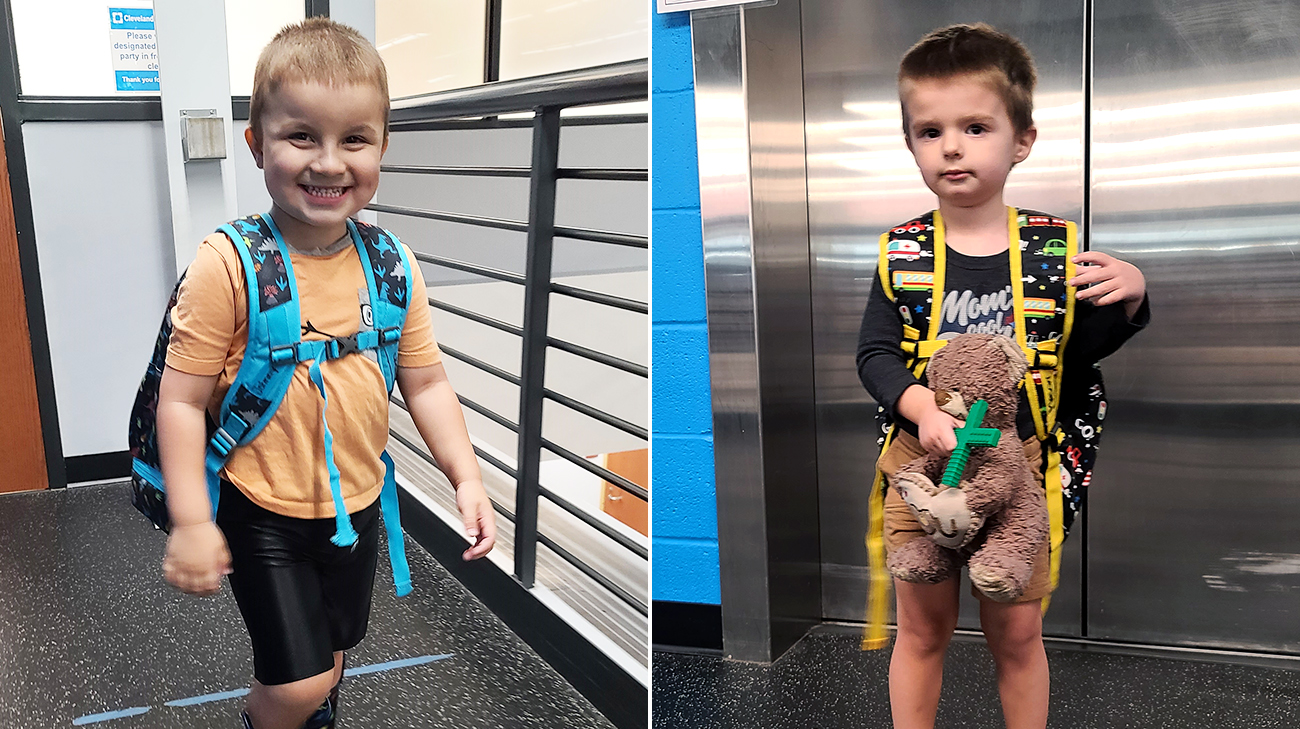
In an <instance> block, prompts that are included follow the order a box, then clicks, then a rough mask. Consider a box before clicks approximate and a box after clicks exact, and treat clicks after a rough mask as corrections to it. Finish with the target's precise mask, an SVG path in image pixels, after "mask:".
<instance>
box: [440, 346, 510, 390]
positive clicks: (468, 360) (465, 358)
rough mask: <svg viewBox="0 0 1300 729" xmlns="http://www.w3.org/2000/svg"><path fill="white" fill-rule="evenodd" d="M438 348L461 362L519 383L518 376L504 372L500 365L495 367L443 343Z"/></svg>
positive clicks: (507, 380)
mask: <svg viewBox="0 0 1300 729" xmlns="http://www.w3.org/2000/svg"><path fill="white" fill-rule="evenodd" d="M438 349H440V350H442V353H443V354H447V355H451V356H452V357H454V358H456V359H458V360H460V361H461V362H464V363H465V364H467V365H469V366H470V367H473V368H475V369H477V370H481V371H483V372H486V373H488V374H489V375H494V376H496V377H499V378H501V379H503V380H505V381H506V382H509V383H510V384H512V385H518V384H519V378H518V377H517V376H515V375H512V374H510V373H509V372H506V371H505V370H503V369H501V368H500V367H497V366H496V365H491V364H488V363H487V362H484V361H483V360H481V359H479V358H478V357H474V356H471V355H468V354H465V353H464V352H462V351H460V350H459V349H454V348H452V347H448V346H447V345H445V344H439V345H438Z"/></svg>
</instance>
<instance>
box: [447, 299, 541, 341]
mask: <svg viewBox="0 0 1300 729" xmlns="http://www.w3.org/2000/svg"><path fill="white" fill-rule="evenodd" d="M429 306H432V307H433V308H435V309H441V310H442V311H445V312H447V313H448V314H455V315H456V316H459V317H463V318H465V319H469V320H470V321H473V322H478V323H479V324H482V325H484V326H489V327H492V328H493V329H500V330H501V331H503V332H506V333H507V334H513V335H515V336H516V337H522V336H523V335H524V330H523V329H520V328H519V327H517V326H515V325H513V324H507V323H506V322H503V321H501V320H499V319H493V318H492V317H490V316H483V315H482V314H479V313H477V312H474V311H470V310H469V309H462V308H461V307H459V306H456V305H455V304H448V303H446V302H444V301H438V300H437V299H433V298H430V299H429Z"/></svg>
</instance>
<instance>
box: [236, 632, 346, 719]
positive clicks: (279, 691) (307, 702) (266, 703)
mask: <svg viewBox="0 0 1300 729" xmlns="http://www.w3.org/2000/svg"><path fill="white" fill-rule="evenodd" d="M342 673H343V653H342V652H339V651H336V652H335V653H334V668H332V669H330V670H328V671H325V672H324V673H318V674H316V675H315V676H312V677H310V678H304V679H302V680H301V681H294V682H292V683H285V684H278V685H276V686H264V685H262V684H261V683H259V682H257V681H253V689H252V691H250V692H249V694H248V707H247V709H246V711H248V716H249V718H250V719H252V720H253V726H254V727H255V729H301V727H302V725H303V722H305V721H307V717H309V716H311V715H312V714H313V713H314V712H315V711H316V709H318V708H320V705H321V702H322V701H324V700H325V697H326V696H329V693H330V689H332V688H334V684H336V683H338V678H339V676H340V675H341V674H342Z"/></svg>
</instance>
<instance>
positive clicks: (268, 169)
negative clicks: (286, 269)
mask: <svg viewBox="0 0 1300 729" xmlns="http://www.w3.org/2000/svg"><path fill="white" fill-rule="evenodd" d="M383 102H384V99H383V98H382V96H381V95H380V92H379V90H378V89H377V88H375V87H373V86H369V85H364V84H348V85H343V86H331V85H328V84H323V83H319V82H315V81H307V82H290V83H286V84H284V85H283V86H282V87H281V88H280V89H278V90H277V91H276V93H275V94H274V95H272V96H271V98H269V99H268V100H267V104H266V107H265V109H264V111H263V113H262V122H261V126H262V129H261V135H260V138H259V136H258V135H256V134H254V133H253V130H252V129H251V128H250V129H248V130H247V131H246V132H245V138H246V139H247V141H248V146H249V149H250V150H252V152H253V158H254V160H255V161H256V162H257V166H258V167H260V168H261V169H262V171H263V173H264V175H265V178H266V188H267V191H268V192H270V193H271V200H272V201H273V203H274V207H273V209H272V214H273V215H274V217H275V221H276V223H277V224H278V225H279V227H280V230H281V232H282V233H284V235H285V237H286V238H288V239H289V243H290V244H291V245H293V246H295V247H298V248H317V247H320V246H324V245H329V244H330V243H333V242H334V241H336V240H338V239H339V238H341V237H342V236H343V234H344V233H345V232H346V230H347V222H346V221H347V219H348V218H349V217H351V216H353V215H355V214H356V213H357V212H358V211H360V210H361V209H362V208H363V207H365V206H366V204H367V203H369V202H370V199H371V198H372V197H374V195H375V190H376V189H377V188H378V187H379V161H380V159H381V158H382V157H383V154H384V150H385V148H386V147H387V145H388V142H387V140H386V139H385V138H384V114H383V109H384V105H383Z"/></svg>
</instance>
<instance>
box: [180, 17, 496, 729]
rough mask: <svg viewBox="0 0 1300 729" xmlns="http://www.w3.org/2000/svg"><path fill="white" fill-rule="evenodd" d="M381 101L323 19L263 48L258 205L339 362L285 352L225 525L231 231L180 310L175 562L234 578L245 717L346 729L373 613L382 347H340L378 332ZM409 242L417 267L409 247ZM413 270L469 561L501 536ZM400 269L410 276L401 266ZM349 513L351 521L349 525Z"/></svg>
mask: <svg viewBox="0 0 1300 729" xmlns="http://www.w3.org/2000/svg"><path fill="white" fill-rule="evenodd" d="M388 99H389V97H388V80H387V74H386V72H385V69H384V64H383V61H382V60H381V59H380V57H379V54H378V52H377V51H376V50H375V49H374V47H373V46H371V45H370V43H368V42H367V41H366V40H365V39H364V38H363V37H362V36H361V35H360V34H359V33H357V32H356V31H355V30H353V29H351V28H348V27H346V26H342V25H339V24H337V23H334V22H331V21H329V20H326V19H321V18H313V19H309V20H307V21H304V22H303V23H300V24H297V25H291V26H288V27H286V28H284V29H283V30H281V31H280V33H279V34H278V35H276V36H275V38H274V39H273V40H272V41H271V42H270V44H269V45H268V46H267V47H266V49H265V50H263V51H262V54H261V56H260V58H259V59H258V63H257V70H256V75H255V79H254V86H253V95H252V100H251V103H250V114H249V125H248V129H247V130H246V131H245V135H244V136H245V139H246V140H247V142H248V147H249V149H250V150H251V151H252V154H253V158H254V159H255V160H256V162H257V166H258V167H259V168H261V169H262V171H263V173H264V175H265V179H266V186H267V190H268V191H269V192H270V195H271V200H272V206H271V211H270V213H269V216H263V217H266V218H269V220H267V221H265V224H266V228H267V229H268V230H270V231H274V232H275V234H276V237H278V238H280V239H281V240H282V242H283V244H284V247H285V249H287V251H288V258H289V261H288V263H290V264H291V265H289V266H286V268H287V269H288V270H289V278H291V279H292V280H293V281H294V282H296V291H295V293H294V296H295V297H296V298H297V300H298V301H297V304H298V309H299V312H300V317H301V331H302V333H301V341H302V342H303V343H304V345H308V344H312V343H314V344H315V345H316V346H317V350H314V351H321V352H323V351H326V350H329V351H330V355H329V356H328V357H325V356H324V355H321V356H319V357H317V358H316V361H315V362H312V363H308V362H305V361H298V364H296V365H292V366H293V367H294V369H293V373H292V379H291V381H290V382H289V385H288V390H287V391H286V393H285V395H284V397H283V400H282V402H281V403H280V404H279V406H278V408H276V409H275V410H274V415H272V416H271V417H270V419H269V421H266V424H265V427H264V429H263V430H262V431H261V432H260V433H259V434H258V435H257V436H256V437H255V438H254V439H253V440H252V441H251V442H249V443H248V444H247V445H244V446H241V447H238V448H235V449H234V450H233V451H231V452H230V455H229V458H228V460H227V461H226V462H225V465H224V468H222V470H221V471H220V476H221V482H220V493H219V495H220V498H219V499H218V500H217V501H218V504H217V506H218V510H217V512H216V514H215V518H214V514H213V504H212V499H211V498H210V497H209V491H208V483H207V481H206V478H207V477H206V475H205V447H206V446H207V444H208V440H209V433H208V431H207V429H206V425H205V420H206V418H207V417H208V415H209V414H211V415H212V417H214V418H215V417H216V413H217V410H218V408H219V407H220V405H221V403H222V401H223V398H224V397H225V396H226V393H227V391H228V390H229V389H230V387H231V384H232V382H233V381H234V378H235V374H236V372H237V371H238V370H239V366H240V363H241V361H242V360H243V359H244V357H245V354H246V348H247V346H248V342H249V323H250V320H249V311H248V308H249V295H248V286H249V284H248V281H254V280H257V279H255V278H254V275H253V274H252V273H251V272H245V271H244V270H242V269H243V264H241V258H240V255H241V254H239V253H237V251H236V250H235V247H234V246H235V244H234V243H233V242H232V240H231V239H230V238H229V237H227V235H223V234H221V233H216V234H213V235H210V236H208V237H207V238H206V239H204V241H203V243H202V245H201V246H200V247H199V250H198V254H197V258H196V260H195V261H194V263H193V264H192V265H191V266H190V267H189V270H188V271H187V273H186V275H185V277H184V281H183V283H182V284H181V287H180V289H179V294H178V298H177V303H176V306H175V308H174V309H173V311H172V325H173V331H172V334H171V339H170V344H169V346H168V350H167V367H166V370H165V372H164V374H163V376H162V382H161V385H160V392H159V400H158V408H157V423H158V425H157V432H158V444H159V448H160V451H161V463H162V471H163V476H164V479H165V481H166V483H167V509H168V511H169V512H170V518H171V524H172V529H171V535H170V537H169V539H168V542H167V554H166V558H165V561H164V563H163V571H164V574H165V576H166V579H167V581H168V582H170V583H171V584H172V585H174V586H175V587H177V588H179V589H180V590H183V591H184V592H187V593H190V594H195V595H210V594H213V593H215V592H216V591H217V590H218V589H219V588H220V581H221V577H222V576H223V575H228V576H229V579H230V584H231V588H232V590H233V591H234V594H235V599H236V601H237V602H238V603H239V609H240V612H241V614H242V615H243V618H244V622H245V625H246V626H247V628H248V631H249V636H250V638H251V641H252V645H253V664H254V681H253V684H252V690H251V692H250V694H249V696H248V700H247V706H246V712H245V713H244V715H243V720H244V726H245V727H256V729H299V727H311V728H313V729H315V728H316V727H327V726H328V727H332V726H334V716H335V712H336V708H337V687H338V683H339V680H340V678H341V677H342V674H343V651H345V650H348V649H350V648H352V647H354V646H355V645H357V644H358V643H359V642H360V641H361V639H362V638H363V637H364V635H365V632H366V625H367V621H368V619H369V613H370V603H371V590H372V587H373V583H374V576H375V566H376V559H377V555H378V518H379V503H378V501H379V498H380V493H381V487H382V486H383V485H384V483H385V462H384V460H383V459H386V456H383V457H382V458H381V454H382V453H383V450H384V447H385V445H386V444H387V442H388V408H389V403H388V391H387V383H386V379H385V374H384V373H383V372H381V366H380V364H379V363H378V362H377V360H378V359H379V357H382V356H384V355H382V354H381V355H376V354H375V350H369V351H360V352H358V351H356V348H355V346H354V347H348V346H346V344H347V343H348V342H351V343H352V344H353V345H355V343H356V341H358V337H359V336H360V333H361V332H362V331H363V330H366V329H367V328H370V331H371V333H372V334H373V332H374V328H373V327H372V322H371V321H370V318H371V312H370V308H369V305H368V304H367V303H366V302H367V301H368V299H367V298H366V297H367V291H368V290H369V289H368V287H371V286H373V284H371V283H368V281H369V280H371V279H373V278H374V277H375V276H376V275H378V274H375V273H374V272H367V271H366V270H365V269H363V260H362V257H361V256H362V254H361V248H362V244H361V243H360V242H359V241H360V238H356V239H355V240H354V236H356V235H357V233H356V230H357V224H356V223H354V222H353V221H351V220H350V218H351V217H352V216H354V215H355V214H356V213H357V212H359V211H360V210H361V209H362V208H363V207H364V206H365V205H366V204H367V203H369V201H370V199H371V197H372V196H373V195H374V193H375V189H376V188H377V187H378V185H379V163H380V159H381V157H382V156H383V154H384V151H385V149H386V148H387V146H388V111H389V101H388ZM385 235H390V234H385ZM392 240H394V241H395V240H396V238H395V237H392ZM272 248H274V246H272ZM388 250H390V251H391V252H392V253H393V254H397V253H399V252H398V251H396V250H392V249H391V248H389V249H388ZM403 252H404V254H405V261H407V262H409V261H412V260H414V257H413V256H412V254H411V252H410V251H409V249H404V251H403ZM407 269H408V272H409V280H408V281H407V286H408V289H407V290H408V291H409V296H408V298H407V299H406V301H407V310H406V314H405V322H404V324H403V325H402V328H401V337H400V341H399V342H398V344H397V345H396V350H397V352H396V375H395V379H396V384H397V386H398V387H400V389H401V391H402V396H403V398H404V400H405V402H406V405H407V408H408V410H409V411H410V414H411V417H412V419H413V420H414V421H415V424H416V426H417V427H418V428H419V431H420V433H421V435H422V436H423V438H424V440H425V443H427V444H428V446H429V448H430V451H431V452H432V453H433V456H434V458H435V459H436V460H437V462H438V464H439V466H440V468H441V469H442V471H443V472H444V473H445V474H446V475H447V477H448V479H449V480H450V481H451V483H452V484H453V485H454V487H455V489H456V502H457V505H458V506H459V509H460V512H461V515H462V518H463V520H464V523H465V527H466V530H467V532H468V534H469V536H470V538H471V539H472V540H473V541H474V544H473V545H472V546H471V547H470V548H469V549H468V550H467V551H466V552H465V554H464V558H465V559H476V558H479V557H482V556H483V555H485V554H487V552H488V551H489V550H490V549H491V548H492V545H493V542H494V539H495V532H496V527H495V523H494V518H493V513H492V505H491V503H490V502H489V500H488V497H487V494H486V493H485V491H484V489H483V484H482V481H481V477H480V474H479V469H478V461H477V459H476V457H475V454H474V450H473V448H472V446H471V444H470V440H469V435H468V433H467V432H466V429H465V422H464V418H463V415H462V413H461V410H460V404H459V403H458V401H457V399H456V394H455V392H453V390H452V388H451V385H450V383H449V382H448V380H447V375H446V372H445V371H444V369H443V365H442V364H441V362H440V353H439V351H438V347H437V345H436V344H435V342H434V338H433V334H432V329H431V319H430V315H429V307H428V306H427V305H426V303H425V302H426V293H425V285H424V280H423V278H422V276H421V275H420V269H419V267H418V266H416V265H407ZM259 270H260V268H259ZM390 275H399V276H402V277H405V276H406V274H405V273H402V272H401V271H400V269H399V270H398V271H397V272H396V273H393V274H390ZM259 288H260V284H259ZM259 293H261V292H260V291H259ZM293 325H294V324H293V323H291V324H290V326H293ZM354 333H355V335H356V336H353V335H354ZM327 340H328V341H327ZM322 342H324V343H325V344H324V347H323V348H322V344H321V343H322ZM331 347H332V349H330V348H331ZM297 350H298V347H297V346H296V345H295V347H294V352H295V355H296V353H297ZM326 414H328V417H325V416H326ZM331 435H332V445H330V444H328V442H327V441H328V440H329V436H331ZM214 483H215V480H214ZM336 504H339V505H341V506H342V507H343V510H345V511H346V512H347V513H346V515H343V514H339V513H338V511H339V510H338V509H337V508H336ZM385 512H386V513H387V507H386V508H385ZM348 521H350V522H351V525H352V528H346V529H345V528H343V527H341V526H340V525H342V524H344V523H346V522H348ZM352 529H355V534H352V533H351V532H352ZM336 531H340V532H345V533H346V534H347V536H343V537H340V536H339V535H337V534H336ZM331 535H335V536H334V540H335V542H334V543H331ZM352 539H355V543H353V544H351V545H350V546H349V545H348V542H349V541H352ZM336 544H338V545H340V546H336Z"/></svg>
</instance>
